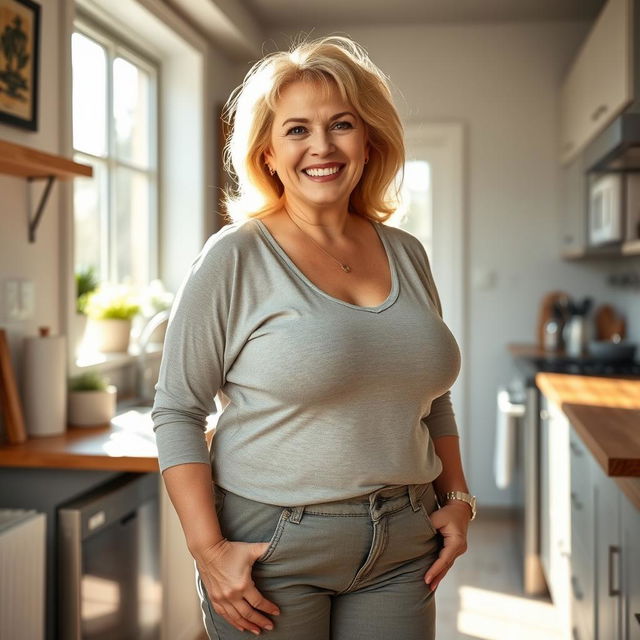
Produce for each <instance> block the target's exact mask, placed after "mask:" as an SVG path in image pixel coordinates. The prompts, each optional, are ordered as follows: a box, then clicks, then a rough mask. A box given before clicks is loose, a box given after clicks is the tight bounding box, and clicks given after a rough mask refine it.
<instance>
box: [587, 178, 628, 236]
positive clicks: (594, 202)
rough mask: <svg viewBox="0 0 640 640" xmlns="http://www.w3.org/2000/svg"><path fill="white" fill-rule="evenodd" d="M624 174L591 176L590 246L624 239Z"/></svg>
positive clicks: (589, 209)
mask: <svg viewBox="0 0 640 640" xmlns="http://www.w3.org/2000/svg"><path fill="white" fill-rule="evenodd" d="M624 187H625V185H624V174H622V173H605V174H600V175H598V176H597V177H591V180H590V185H589V207H588V212H589V215H588V221H589V222H588V237H589V245H590V246H598V245H602V244H608V243H610V242H621V241H622V240H623V239H624V220H623V218H624V215H623V211H624V198H623V189H624Z"/></svg>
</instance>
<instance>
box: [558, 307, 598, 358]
mask: <svg viewBox="0 0 640 640" xmlns="http://www.w3.org/2000/svg"><path fill="white" fill-rule="evenodd" d="M592 304H593V299H592V298H590V297H586V298H584V299H583V300H582V302H574V301H571V300H570V301H569V305H568V309H569V313H570V314H571V316H570V318H569V320H568V321H567V322H566V323H565V326H564V329H563V331H562V338H563V340H564V346H565V351H566V353H567V355H569V356H572V357H579V356H581V355H583V354H584V353H585V351H586V347H587V343H588V342H589V341H590V340H591V339H592V337H593V323H592V321H591V318H589V317H588V314H589V311H590V310H591V306H592Z"/></svg>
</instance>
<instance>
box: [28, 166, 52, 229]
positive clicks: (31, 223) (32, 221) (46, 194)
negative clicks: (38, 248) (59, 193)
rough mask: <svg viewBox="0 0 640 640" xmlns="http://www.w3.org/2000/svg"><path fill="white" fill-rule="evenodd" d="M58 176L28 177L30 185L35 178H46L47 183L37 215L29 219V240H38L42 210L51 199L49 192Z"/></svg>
mask: <svg viewBox="0 0 640 640" xmlns="http://www.w3.org/2000/svg"><path fill="white" fill-rule="evenodd" d="M55 179H56V177H55V176H41V177H28V178H27V180H28V182H29V185H30V184H31V183H32V182H33V181H34V180H46V181H47V184H46V186H45V188H44V191H43V193H42V196H41V197H40V202H39V203H38V208H37V209H36V215H35V217H34V218H33V219H31V218H30V219H29V242H35V241H36V229H37V228H38V225H39V224H40V218H41V217H42V212H43V211H44V208H45V206H46V204H47V200H48V199H49V192H50V191H51V187H52V186H53V183H54V181H55Z"/></svg>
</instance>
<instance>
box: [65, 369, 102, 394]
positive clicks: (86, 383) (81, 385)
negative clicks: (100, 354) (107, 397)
mask: <svg viewBox="0 0 640 640" xmlns="http://www.w3.org/2000/svg"><path fill="white" fill-rule="evenodd" d="M108 386H109V381H108V380H107V379H106V378H105V377H104V376H102V375H101V374H99V373H97V372H95V371H88V372H87V373H81V374H80V375H78V376H75V377H73V378H70V380H69V391H106V390H107V387H108Z"/></svg>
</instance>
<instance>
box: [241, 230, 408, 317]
mask: <svg viewBox="0 0 640 640" xmlns="http://www.w3.org/2000/svg"><path fill="white" fill-rule="evenodd" d="M253 220H255V222H256V223H257V225H258V228H259V229H260V231H261V232H262V234H263V235H264V237H265V238H266V240H267V241H268V242H269V244H270V245H271V246H272V247H273V248H274V249H275V251H276V252H277V254H278V255H279V256H280V257H281V258H282V260H283V261H284V263H285V265H286V266H287V267H288V268H289V269H290V270H291V271H292V272H293V273H294V274H295V275H296V276H298V278H300V280H302V281H303V282H304V283H305V284H306V285H307V286H309V287H310V288H311V289H313V290H314V291H315V292H316V293H319V294H320V295H321V296H324V297H325V298H327V299H328V300H331V301H332V302H336V303H338V304H341V305H343V306H345V307H349V308H350V309H356V310H358V311H369V312H371V313H380V312H381V311H384V310H385V309H388V308H389V307H390V306H391V305H392V304H393V303H394V302H395V301H396V299H397V298H398V294H399V292H400V287H399V282H398V273H397V269H396V263H395V259H394V256H393V251H392V250H391V247H390V245H389V242H388V241H387V238H386V237H385V234H384V232H383V231H382V230H381V229H380V228H379V225H380V226H382V225H381V224H380V223H376V222H373V221H371V220H369V221H368V222H370V224H371V225H372V226H373V228H374V229H375V231H376V233H377V234H378V237H379V238H380V241H381V242H382V246H383V247H384V251H385V254H386V256H387V263H388V265H389V272H390V274H391V290H390V291H389V295H388V296H387V297H386V298H385V300H383V301H382V302H381V303H380V304H378V305H375V306H373V307H364V306H360V305H358V304H352V303H351V302H347V301H346V300H342V299H341V298H336V297H335V296H332V295H329V294H328V293H327V292H326V291H323V290H322V289H320V287H318V286H317V285H316V284H314V283H313V282H312V281H311V280H310V279H309V278H307V276H306V275H305V274H304V273H303V272H302V271H301V270H300V269H299V268H298V267H297V266H296V264H295V263H294V262H293V260H291V258H290V257H289V255H288V254H287V252H286V251H285V250H284V249H283V248H282V247H281V246H280V244H278V241H277V240H276V239H275V238H274V237H273V235H272V234H271V231H269V228H268V227H267V225H266V224H264V222H262V220H260V219H259V218H253Z"/></svg>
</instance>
